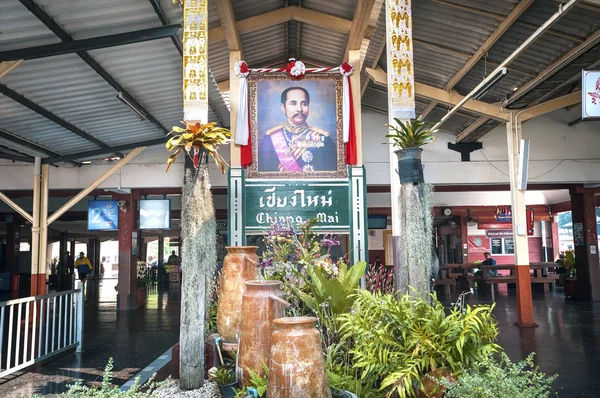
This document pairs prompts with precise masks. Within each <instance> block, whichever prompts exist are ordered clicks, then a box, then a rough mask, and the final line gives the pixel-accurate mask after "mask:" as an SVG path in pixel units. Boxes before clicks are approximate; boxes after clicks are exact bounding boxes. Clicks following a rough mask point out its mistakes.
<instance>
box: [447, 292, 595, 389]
mask: <svg viewBox="0 0 600 398" xmlns="http://www.w3.org/2000/svg"><path fill="white" fill-rule="evenodd" d="M494 299H495V302H496V308H495V309H494V315H495V316H496V320H497V321H498V328H499V332H500V334H499V336H498V341H497V343H498V344H500V346H502V347H503V348H504V351H505V352H506V354H507V355H508V356H509V357H510V358H511V359H512V360H513V361H514V362H516V361H520V360H522V359H524V358H525V357H527V355H528V354H529V353H530V352H532V351H533V352H535V353H536V355H535V357H534V361H535V363H536V365H537V366H539V368H540V370H541V371H543V372H545V373H546V374H547V375H554V374H558V375H559V376H558V379H557V380H556V381H555V382H554V384H553V386H554V389H555V391H556V393H557V394H558V396H560V397H562V398H569V397H598V396H600V377H598V374H599V372H600V302H597V303H592V302H583V301H575V300H571V299H565V296H564V294H563V291H562V288H560V287H559V288H557V290H556V291H551V292H549V293H543V292H534V293H533V310H534V320H535V322H536V323H537V324H538V325H539V327H537V328H518V327H516V326H514V325H513V324H514V322H515V321H516V320H517V308H516V305H517V303H516V293H515V289H514V288H512V289H507V287H506V285H499V286H497V287H496V290H495V293H494ZM440 300H441V301H442V302H444V303H446V302H447V301H448V300H447V299H442V297H440ZM492 302H493V300H492V296H491V295H490V294H489V293H483V292H477V293H475V295H469V296H468V299H467V303H468V304H491V303H492Z"/></svg>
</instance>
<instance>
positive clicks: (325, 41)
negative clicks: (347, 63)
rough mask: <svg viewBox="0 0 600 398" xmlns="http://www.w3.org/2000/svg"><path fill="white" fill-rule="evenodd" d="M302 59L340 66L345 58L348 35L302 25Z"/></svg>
mask: <svg viewBox="0 0 600 398" xmlns="http://www.w3.org/2000/svg"><path fill="white" fill-rule="evenodd" d="M301 29H302V30H301V31H300V58H301V59H304V58H305V59H307V60H310V61H315V62H318V63H322V64H325V65H330V66H338V65H339V64H341V63H342V60H343V58H344V50H345V49H346V43H348V35H347V34H344V33H339V32H333V31H330V30H326V29H322V28H320V27H317V26H313V25H308V24H302V28H301Z"/></svg>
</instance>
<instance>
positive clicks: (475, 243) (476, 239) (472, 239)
mask: <svg viewBox="0 0 600 398" xmlns="http://www.w3.org/2000/svg"><path fill="white" fill-rule="evenodd" d="M488 242H489V240H488V239H487V238H486V237H485V236H469V239H468V243H469V254H474V253H485V252H488V251H490V247H489V243H488Z"/></svg>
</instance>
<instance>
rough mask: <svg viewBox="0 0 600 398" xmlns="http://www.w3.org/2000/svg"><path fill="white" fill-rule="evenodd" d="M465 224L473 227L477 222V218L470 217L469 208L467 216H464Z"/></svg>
mask: <svg viewBox="0 0 600 398" xmlns="http://www.w3.org/2000/svg"><path fill="white" fill-rule="evenodd" d="M465 224H466V225H468V226H469V227H474V226H476V225H477V224H478V222H477V218H475V217H471V209H467V217H466V218H465Z"/></svg>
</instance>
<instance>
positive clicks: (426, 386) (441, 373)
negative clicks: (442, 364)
mask: <svg viewBox="0 0 600 398" xmlns="http://www.w3.org/2000/svg"><path fill="white" fill-rule="evenodd" d="M441 378H444V379H445V380H446V381H448V382H453V381H456V380H457V378H456V377H455V376H454V375H453V374H452V372H450V370H449V369H446V368H443V369H439V368H438V369H435V370H431V371H429V372H428V373H427V374H426V375H425V376H423V378H422V379H421V389H420V390H419V398H442V397H443V396H444V393H445V392H446V387H444V386H443V385H440V384H438V383H437V380H438V379H441Z"/></svg>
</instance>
